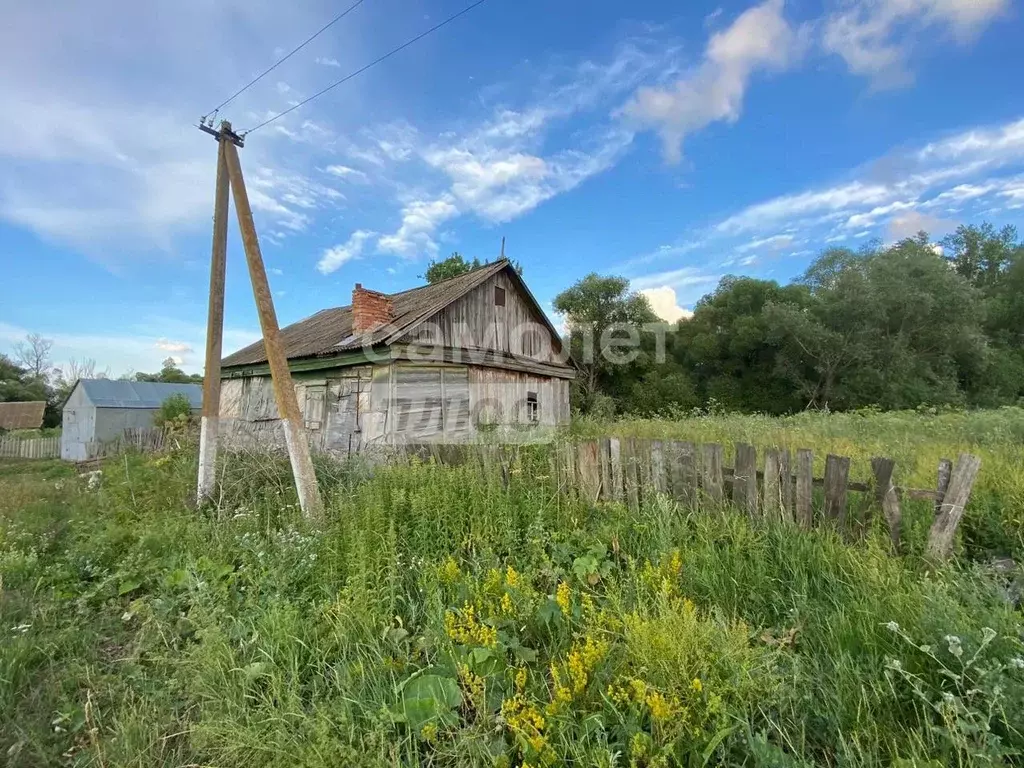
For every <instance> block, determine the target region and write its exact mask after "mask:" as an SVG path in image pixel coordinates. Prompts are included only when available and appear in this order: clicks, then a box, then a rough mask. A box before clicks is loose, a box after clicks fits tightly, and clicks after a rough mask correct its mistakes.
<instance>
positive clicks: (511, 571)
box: [505, 565, 519, 588]
mask: <svg viewBox="0 0 1024 768" xmlns="http://www.w3.org/2000/svg"><path fill="white" fill-rule="evenodd" d="M505 583H506V584H507V585H508V586H510V587H513V588H515V587H518V586H519V574H518V573H516V569H515V568H513V567H512V566H511V565H509V566H507V567H506V568H505Z"/></svg>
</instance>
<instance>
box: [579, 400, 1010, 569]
mask: <svg viewBox="0 0 1024 768" xmlns="http://www.w3.org/2000/svg"><path fill="white" fill-rule="evenodd" d="M572 432H573V433H574V434H577V435H580V436H585V437H596V436H606V435H610V434H617V435H624V436H634V437H647V438H660V439H676V440H691V441H693V442H698V443H723V444H724V445H725V448H726V455H727V461H728V460H729V452H730V451H731V448H732V446H733V445H734V444H735V443H737V442H744V443H751V444H753V445H755V446H758V447H759V448H766V447H781V448H789V449H791V450H794V451H795V450H796V449H798V448H811V449H812V450H813V451H814V454H815V471H816V472H817V473H818V476H819V477H820V476H821V475H820V473H822V472H823V471H824V462H825V456H826V454H829V453H833V454H837V455H839V456H848V457H850V458H851V459H852V462H851V467H850V476H851V479H854V480H861V481H867V480H870V478H871V458H872V457H874V456H885V457H888V458H891V459H895V461H896V470H895V475H894V481H895V482H896V483H897V484H898V485H902V486H905V487H909V488H923V489H929V488H934V487H935V484H936V474H937V467H938V463H939V460H940V459H942V458H949V459H952V460H955V459H956V457H957V456H958V455H959V454H960V453H965V452H966V453H973V454H975V455H977V456H979V457H981V460H982V470H981V474H980V475H979V477H978V480H977V482H976V484H975V486H974V491H973V494H972V496H971V505H970V507H969V513H968V515H967V517H966V519H965V521H964V525H963V533H964V543H965V544H966V546H967V547H968V551H969V554H970V555H971V556H973V557H977V558H979V559H980V558H985V557H990V556H993V555H1006V554H1012V555H1014V556H1017V557H1018V558H1021V557H1024V408H1012V407H1005V408H999V409H995V410H988V411H943V410H934V409H922V410H920V411H895V412H880V411H875V410H871V409H865V410H861V411H854V412H850V413H823V412H805V413H800V414H796V415H794V416H786V417H774V416H762V415H744V414H735V413H716V412H702V411H697V412H693V413H690V414H687V415H684V416H681V417H679V418H672V419H668V418H666V419H628V420H622V421H618V422H612V423H608V422H603V421H588V420H586V419H583V420H578V421H576V422H574V423H573V427H572ZM910 512H911V515H910V516H911V518H912V519H914V518H915V517H916V518H918V522H922V521H921V520H920V519H919V518H921V517H922V516H923V515H926V514H927V510H926V509H925V507H923V506H921V505H917V506H916V507H914V506H911V509H910Z"/></svg>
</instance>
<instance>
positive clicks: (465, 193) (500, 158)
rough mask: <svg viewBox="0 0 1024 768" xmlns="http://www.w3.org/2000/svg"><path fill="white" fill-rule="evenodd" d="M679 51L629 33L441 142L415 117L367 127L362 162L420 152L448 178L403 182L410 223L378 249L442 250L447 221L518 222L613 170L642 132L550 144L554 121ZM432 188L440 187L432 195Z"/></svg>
mask: <svg viewBox="0 0 1024 768" xmlns="http://www.w3.org/2000/svg"><path fill="white" fill-rule="evenodd" d="M673 55H674V50H673V49H670V50H668V51H667V52H666V51H661V52H658V53H657V54H655V53H651V52H649V51H647V50H646V49H645V48H644V47H643V46H642V45H641V44H640V43H639V42H637V41H628V42H627V43H626V44H624V45H622V46H621V47H620V48H619V49H618V50H617V51H616V53H615V55H614V56H613V57H612V58H611V60H610V61H609V62H607V63H603V64H598V63H594V62H591V61H586V62H583V63H582V64H580V65H578V66H577V67H575V68H573V69H572V70H570V71H568V72H567V73H562V74H563V75H564V76H565V77H567V78H568V81H567V82H566V83H564V84H563V85H555V86H552V85H550V83H545V87H546V90H545V92H544V93H543V95H542V96H541V97H539V98H534V100H533V101H531V102H529V103H527V104H525V105H520V106H518V107H515V108H514V107H511V106H509V105H508V104H501V105H499V106H498V107H496V108H495V109H494V110H493V112H491V114H490V116H489V117H488V118H487V119H485V120H484V121H482V122H480V123H478V124H476V125H475V126H473V127H471V128H470V129H469V130H465V131H460V132H457V133H442V134H440V135H439V136H438V137H437V139H436V140H433V141H428V140H426V139H425V138H424V136H422V135H421V134H420V133H419V132H418V131H417V130H416V129H415V128H413V127H411V126H408V125H405V124H400V125H392V124H389V125H386V126H383V127H380V128H376V129H372V130H369V131H366V132H365V134H366V138H367V140H368V144H369V146H368V147H367V146H354V147H350V148H349V149H348V150H346V154H347V156H348V157H349V158H350V159H352V160H353V162H356V163H357V164H358V163H364V164H366V163H369V164H372V165H374V166H377V167H378V168H381V169H386V168H388V167H389V165H391V166H393V165H394V164H396V163H402V164H404V165H403V168H408V166H409V164H410V161H412V160H414V159H415V160H419V161H421V162H422V163H423V164H424V165H425V166H426V167H427V168H428V169H430V170H431V171H433V172H434V176H435V178H436V175H437V173H438V172H439V173H440V174H441V176H442V177H443V186H440V187H439V186H438V184H437V183H436V181H435V182H434V184H432V185H430V184H420V185H417V187H416V189H417V191H416V193H415V194H410V193H409V192H408V191H407V190H406V189H404V188H403V187H404V185H399V189H400V195H401V198H402V201H403V209H402V223H401V225H400V227H399V229H398V230H397V231H396V232H394V233H392V234H388V235H384V236H382V237H381V238H380V240H379V241H378V249H379V250H381V251H383V252H389V253H396V254H399V255H402V256H406V257H412V256H415V255H417V254H419V253H426V254H434V253H436V252H437V248H438V246H437V243H436V241H435V234H436V231H437V229H438V227H440V226H441V225H442V224H444V223H445V222H447V221H449V220H451V219H453V218H455V217H456V216H460V215H474V216H477V217H479V218H480V219H482V220H484V221H486V222H494V223H501V222H507V221H511V220H513V219H515V218H517V217H519V216H522V215H523V214H525V213H528V212H529V211H531V210H533V209H534V208H536V207H537V206H539V205H541V204H542V203H544V202H545V201H547V200H550V199H551V198H553V197H555V196H557V195H560V194H563V193H565V192H567V191H568V190H571V189H574V188H575V187H577V186H578V185H580V184H581V183H583V182H584V181H586V180H587V179H589V178H591V177H592V176H594V175H596V174H599V173H601V172H603V171H604V170H606V169H608V168H610V167H611V166H612V165H614V164H615V163H616V162H617V161H618V159H619V158H620V157H621V156H622V154H623V153H624V152H625V151H626V150H627V149H628V148H629V146H630V144H631V143H632V140H633V133H632V131H629V130H626V129H625V128H623V127H622V126H620V125H618V124H617V123H615V122H610V123H608V124H604V125H599V126H598V127H593V128H590V129H587V130H584V131H582V132H576V133H575V134H574V135H573V136H572V137H571V141H572V142H573V144H574V146H572V147H571V148H564V149H557V148H553V149H550V150H548V151H544V149H545V147H544V145H545V144H546V143H548V142H547V141H546V140H547V139H548V138H549V134H550V133H551V132H552V128H553V126H555V125H556V124H558V123H560V122H561V121H564V120H566V119H568V118H570V117H572V116H574V115H576V114H578V113H580V112H582V111H584V110H590V109H592V108H594V107H595V106H596V105H600V104H602V103H605V102H608V101H609V100H611V99H613V98H615V99H617V98H621V96H622V94H623V93H625V92H627V91H628V90H630V89H632V88H633V87H635V86H636V84H637V82H639V80H640V79H641V78H643V77H644V76H645V75H648V74H652V73H657V72H660V71H662V70H663V69H664V68H665V66H666V62H668V61H669V60H670V59H671V57H672V56H673ZM431 188H432V189H433V194H424V189H431ZM410 198H411V199H412V202H409V199H410Z"/></svg>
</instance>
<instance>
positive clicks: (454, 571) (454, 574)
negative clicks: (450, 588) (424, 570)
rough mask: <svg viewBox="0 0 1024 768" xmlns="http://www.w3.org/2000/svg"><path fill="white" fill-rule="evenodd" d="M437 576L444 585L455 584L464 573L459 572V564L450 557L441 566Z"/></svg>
mask: <svg viewBox="0 0 1024 768" xmlns="http://www.w3.org/2000/svg"><path fill="white" fill-rule="evenodd" d="M437 575H438V578H439V579H441V583H442V584H454V583H455V582H456V581H458V580H459V579H460V578H462V571H461V570H459V564H458V563H457V562H455V558H454V557H452V556H451V555H449V556H448V557H447V558H446V559H445V561H444V563H442V564H441V567H440V568H439V569H438V573H437Z"/></svg>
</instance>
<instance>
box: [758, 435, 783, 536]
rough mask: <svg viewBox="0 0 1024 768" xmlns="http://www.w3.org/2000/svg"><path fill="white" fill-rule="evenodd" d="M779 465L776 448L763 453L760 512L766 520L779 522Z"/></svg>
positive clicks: (781, 514) (780, 490) (781, 515)
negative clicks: (762, 494)
mask: <svg viewBox="0 0 1024 768" xmlns="http://www.w3.org/2000/svg"><path fill="white" fill-rule="evenodd" d="M781 464H782V462H781V461H780V459H779V451H778V449H777V448H769V449H768V450H767V451H765V454H764V502H763V504H762V510H763V512H764V516H765V519H766V520H781V519H782V517H783V513H782V470H781Z"/></svg>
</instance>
